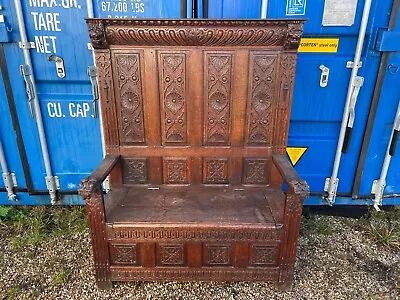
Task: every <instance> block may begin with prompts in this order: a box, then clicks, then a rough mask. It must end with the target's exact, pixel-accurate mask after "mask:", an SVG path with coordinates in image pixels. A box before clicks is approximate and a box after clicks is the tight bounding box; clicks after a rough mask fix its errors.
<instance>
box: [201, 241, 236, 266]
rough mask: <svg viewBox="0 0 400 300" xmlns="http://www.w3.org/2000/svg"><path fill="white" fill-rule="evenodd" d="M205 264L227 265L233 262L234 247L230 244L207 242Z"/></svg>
mask: <svg viewBox="0 0 400 300" xmlns="http://www.w3.org/2000/svg"><path fill="white" fill-rule="evenodd" d="M203 256H204V264H205V265H209V266H227V265H231V263H232V259H231V256H232V247H231V245H229V244H223V245H218V244H205V245H204V254H203Z"/></svg>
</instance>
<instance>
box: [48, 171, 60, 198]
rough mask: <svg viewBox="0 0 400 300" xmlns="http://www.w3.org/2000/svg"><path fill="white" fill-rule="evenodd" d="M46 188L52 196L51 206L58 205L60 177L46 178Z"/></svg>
mask: <svg viewBox="0 0 400 300" xmlns="http://www.w3.org/2000/svg"><path fill="white" fill-rule="evenodd" d="M46 186H47V189H48V191H49V194H50V201H51V204H53V205H54V204H56V200H57V196H56V191H57V190H59V189H60V181H59V179H58V176H46Z"/></svg>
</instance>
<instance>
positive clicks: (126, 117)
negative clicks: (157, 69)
mask: <svg viewBox="0 0 400 300" xmlns="http://www.w3.org/2000/svg"><path fill="white" fill-rule="evenodd" d="M115 62H116V69H117V70H116V71H117V74H116V78H117V80H118V84H117V86H118V90H117V93H118V94H119V99H120V105H121V126H122V137H121V140H122V143H144V142H145V135H144V122H143V118H144V116H143V94H142V79H141V74H140V72H141V71H140V55H139V53H132V54H131V53H130V54H122V53H121V54H116V55H115Z"/></svg>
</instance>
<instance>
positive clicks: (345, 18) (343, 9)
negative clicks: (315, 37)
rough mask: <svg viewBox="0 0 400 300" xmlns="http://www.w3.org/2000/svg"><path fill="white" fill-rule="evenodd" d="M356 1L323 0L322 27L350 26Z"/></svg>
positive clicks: (352, 22) (355, 8) (352, 21)
mask: <svg viewBox="0 0 400 300" xmlns="http://www.w3.org/2000/svg"><path fill="white" fill-rule="evenodd" d="M356 10H357V0H325V7H324V17H323V19H322V25H323V26H352V25H353V24H354V18H355V17H356Z"/></svg>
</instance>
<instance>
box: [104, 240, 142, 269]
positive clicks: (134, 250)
mask: <svg viewBox="0 0 400 300" xmlns="http://www.w3.org/2000/svg"><path fill="white" fill-rule="evenodd" d="M110 252H111V263H113V264H119V265H137V264H138V258H139V253H138V247H137V244H110Z"/></svg>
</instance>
